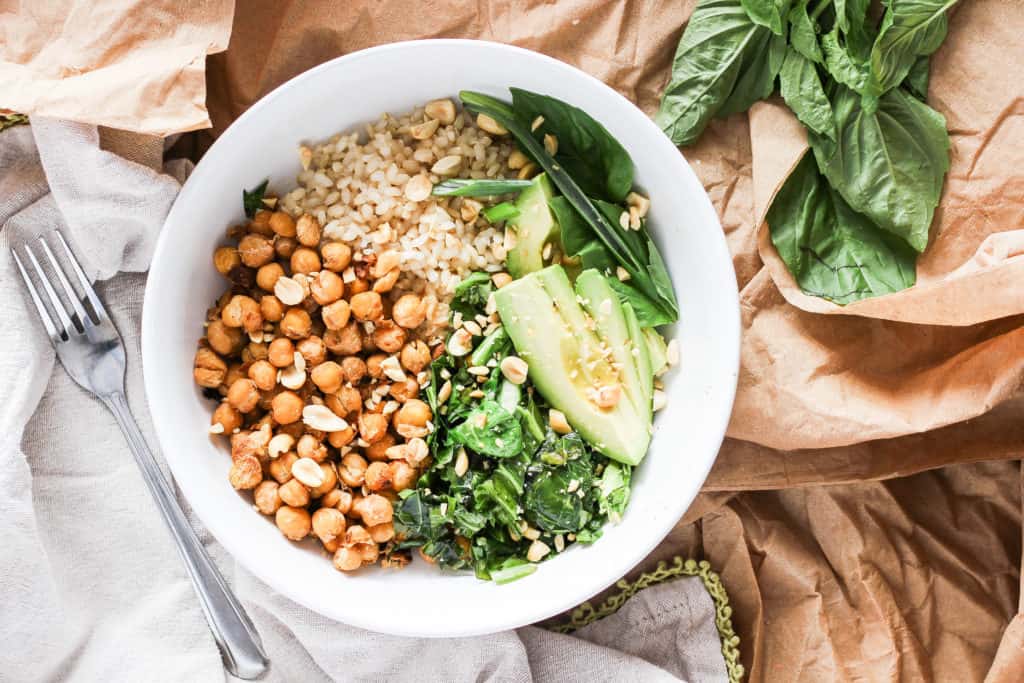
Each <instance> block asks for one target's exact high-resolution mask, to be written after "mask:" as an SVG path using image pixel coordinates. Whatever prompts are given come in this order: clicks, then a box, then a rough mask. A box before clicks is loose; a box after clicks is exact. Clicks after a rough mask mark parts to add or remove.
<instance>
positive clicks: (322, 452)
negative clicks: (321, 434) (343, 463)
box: [295, 434, 327, 462]
mask: <svg viewBox="0 0 1024 683" xmlns="http://www.w3.org/2000/svg"><path fill="white" fill-rule="evenodd" d="M295 453H296V454H297V455H298V456H299V457H300V458H310V459H312V460H316V461H317V462H323V461H324V460H326V459H327V447H326V446H324V445H323V444H322V443H321V442H320V439H318V438H316V437H315V436H313V435H312V434H303V435H302V438H300V439H299V443H297V444H296V445H295Z"/></svg>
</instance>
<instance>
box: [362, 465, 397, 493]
mask: <svg viewBox="0 0 1024 683" xmlns="http://www.w3.org/2000/svg"><path fill="white" fill-rule="evenodd" d="M364 484H365V486H366V488H368V489H369V490H371V491H380V490H381V489H383V488H385V487H387V486H389V485H390V484H391V470H390V469H388V464H387V463H386V462H371V463H370V464H369V466H368V467H367V468H366V475H365V477H364Z"/></svg>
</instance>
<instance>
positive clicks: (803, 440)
mask: <svg viewBox="0 0 1024 683" xmlns="http://www.w3.org/2000/svg"><path fill="white" fill-rule="evenodd" d="M693 5H694V0H686V1H684V2H671V1H668V0H646V1H643V0H636V1H633V2H621V3H607V2H603V1H601V0H569V1H562V2H559V3H557V4H555V3H546V2H540V1H538V0H528V1H527V2H513V1H512V0H495V1H494V2H490V3H459V2H440V3H410V2H404V1H400V0H384V1H382V2H374V3H369V2H355V3H333V2H328V1H327V0H313V1H311V2H278V3H257V2H244V1H243V2H239V5H238V8H237V11H236V12H235V16H234V21H233V25H232V34H231V41H230V45H229V47H228V50H227V51H226V52H224V53H221V54H214V55H212V56H211V57H210V58H209V59H208V72H207V85H208V90H209V92H208V97H207V106H208V108H209V111H210V117H211V119H212V123H213V130H212V135H216V134H218V133H219V132H221V131H223V129H224V128H225V127H226V126H227V125H228V124H230V122H231V121H233V120H234V119H235V118H236V117H237V116H238V115H239V114H240V113H242V112H243V111H244V110H245V109H246V108H248V107H249V106H251V105H252V104H253V103H254V102H255V101H256V100H258V99H259V98H260V97H261V96H263V95H264V94H266V93H267V92H269V91H270V90H272V89H273V88H274V87H276V86H278V85H280V84H281V83H283V82H284V81H286V80H287V79H289V78H291V77H293V76H295V75H297V74H299V73H301V72H303V71H305V70H307V69H309V68H311V67H313V66H315V65H317V64H320V63H322V62H324V61H327V60H329V59H332V58H334V57H337V56H340V55H342V54H346V53H349V52H352V51H355V50H359V49H362V48H365V47H370V46H373V45H378V44H382V43H387V42H393V41H397V40H407V39H414V38H430V37H446V38H479V39H488V40H498V41H503V42H510V43H515V44H518V45H520V46H523V47H527V48H531V49H535V50H539V51H541V52H545V53H547V54H549V55H552V56H555V57H557V58H560V59H562V60H564V61H567V62H569V63H572V64H574V65H576V66H578V67H580V68H582V69H584V70H585V71H588V72H590V73H591V74H593V75H595V76H597V77H599V78H601V79H603V80H605V81H606V82H608V83H609V84H611V85H613V86H614V87H616V88H617V89H618V90H619V91H620V92H622V93H623V94H624V95H625V96H627V97H628V98H630V99H632V100H633V101H635V102H637V103H638V104H639V105H640V106H641V107H642V108H643V109H644V110H645V111H647V112H649V113H653V111H654V110H655V109H656V107H657V102H658V97H659V95H660V91H661V89H662V88H663V87H664V84H665V82H666V81H667V78H668V72H669V68H670V64H671V59H672V55H673V52H674V50H675V46H676V43H677V42H678V39H679V36H680V34H681V32H682V28H683V26H684V23H685V20H686V18H687V16H688V15H689V13H690V11H691V10H692V8H693ZM220 9H221V10H222V11H223V10H224V6H221V8H220ZM140 18H141V20H143V21H145V20H146V19H145V17H142V16H141V15H140ZM224 18H225V15H221V19H222V20H223V19H224ZM207 23H208V25H209V26H212V25H214V24H217V23H218V21H217V20H210V21H209V22H207ZM2 30H3V29H2V28H0V31H2ZM1022 31H1024V13H1021V12H1020V11H1019V5H1018V4H1017V3H1016V2H1015V1H1014V0H973V1H972V2H969V3H968V2H965V3H960V4H959V5H958V7H957V9H956V12H955V14H954V15H953V16H952V18H951V21H950V29H949V38H948V40H947V41H946V44H945V45H944V46H943V48H942V49H941V50H940V51H939V53H938V54H937V55H936V56H935V58H934V61H933V70H932V87H931V92H930V96H929V97H930V101H931V103H932V104H933V105H934V106H935V107H936V108H938V109H939V110H940V111H941V112H942V113H943V114H944V115H946V117H947V120H948V124H949V128H950V132H951V136H952V141H953V151H952V155H951V157H952V158H951V170H950V173H949V177H948V180H947V185H946V191H945V194H944V196H943V199H942V204H941V206H940V207H939V209H938V211H937V212H936V221H935V224H934V227H933V244H932V245H931V247H930V248H929V250H928V251H927V252H926V253H925V254H924V255H923V256H922V258H921V259H920V261H919V264H918V285H917V286H915V287H914V288H913V289H911V290H908V291H905V292H901V293H899V294H895V295H892V296H889V297H884V298H881V299H876V300H871V301H866V302H861V303H858V304H854V305H852V306H848V307H846V308H839V307H836V306H833V305H831V304H828V303H827V302H823V301H821V300H818V299H811V298H808V297H806V296H804V295H803V294H802V293H800V292H799V290H798V289H797V288H796V286H795V284H794V282H793V280H792V278H791V277H790V276H789V274H788V273H787V272H786V270H785V268H784V266H782V264H781V262H780V261H779V259H778V256H777V255H776V254H775V252H774V249H773V248H772V247H771V244H770V240H768V239H767V231H766V228H765V226H764V225H763V220H761V218H762V217H763V215H764V211H765V209H766V207H767V206H768V204H769V203H770V200H771V197H772V196H773V195H774V193H775V191H776V190H777V189H778V187H779V186H780V185H781V183H782V181H783V180H784V179H785V176H786V174H787V173H788V171H789V169H791V168H792V166H793V165H794V164H795V163H796V162H797V161H798V160H799V158H800V155H801V154H802V153H803V152H804V149H805V147H806V141H805V138H804V135H803V132H802V130H801V128H800V127H799V125H798V124H797V123H796V122H795V121H794V120H793V118H792V116H790V115H789V114H788V112H787V111H786V110H785V109H784V107H782V106H781V105H780V104H779V102H777V101H769V102H766V103H762V104H758V105H756V106H755V107H754V109H753V110H752V112H751V114H750V115H749V116H747V115H745V114H741V115H736V116H733V117H730V118H728V119H725V120H717V121H713V122H712V123H711V125H710V126H709V128H708V130H707V131H706V132H705V134H704V135H703V136H702V137H701V139H700V140H699V141H698V143H697V144H696V145H694V146H692V147H689V148H686V149H684V150H683V152H684V154H685V155H686V157H687V159H688V160H689V161H690V163H691V164H692V165H693V167H694V169H695V171H696V172H697V174H698V176H699V177H700V178H701V180H702V182H703V184H704V186H705V188H706V189H707V191H708V194H709V195H710V196H711V199H712V201H713V203H714V204H715V206H716V208H717V210H718V213H719V216H720V218H721V222H722V227H723V229H724V231H725V234H726V239H727V241H728V243H729V247H730V250H731V252H732V258H733V266H734V268H735V270H736V274H737V280H738V282H739V285H740V289H741V306H742V315H743V324H744V342H743V352H742V354H743V355H742V369H741V377H740V385H739V392H738V395H737V401H736V407H735V411H734V415H733V419H732V422H731V424H730V427H729V438H727V439H726V442H725V444H724V445H723V448H722V451H721V453H720V455H719V459H718V462H717V463H716V465H715V467H714V469H713V471H712V473H711V475H710V477H709V479H708V481H707V485H706V487H705V489H706V491H707V492H706V493H704V494H702V495H701V496H700V497H698V499H697V500H696V501H695V502H694V505H693V506H692V507H691V510H690V512H689V513H687V515H686V517H685V518H684V519H683V521H682V522H681V523H680V525H679V526H678V527H677V528H676V529H675V530H674V531H673V533H672V534H671V535H670V536H669V538H668V539H666V541H665V542H664V543H663V544H662V545H661V546H660V547H659V548H658V549H657V550H656V551H655V552H654V553H652V555H651V557H650V558H648V560H647V561H646V562H645V563H644V564H642V565H641V566H640V567H639V568H638V569H640V568H648V567H649V566H650V563H651V562H653V561H655V560H657V559H664V558H667V557H670V556H672V555H676V554H683V555H689V556H704V557H706V558H707V559H709V560H710V561H711V562H712V563H713V565H714V566H715V567H716V569H718V570H719V571H720V572H721V574H722V577H723V580H724V581H725V584H726V586H727V588H728V590H729V592H730V595H731V598H732V606H733V610H734V611H733V618H734V620H735V621H736V623H737V627H738V630H739V633H740V635H741V637H742V638H743V645H742V650H743V658H744V663H745V664H746V665H747V668H748V671H750V678H751V680H754V681H773V682H774V681H821V680H848V679H859V680H872V681H874V680H890V681H896V680H949V681H970V680H980V679H981V678H982V677H984V676H985V675H986V672H989V668H990V665H991V672H990V674H989V675H990V677H991V680H993V681H997V682H998V683H1004V682H1008V681H1017V680H1021V673H1022V672H1024V621H1022V620H1024V616H1018V617H1014V615H1015V614H1016V613H1017V610H1018V599H1019V579H1020V562H1021V495H1020V466H1019V463H1017V462H1010V461H1009V460H1018V459H1020V458H1022V457H1024V396H1022V395H1021V387H1022V385H1024V336H1022V335H1024V331H1022V329H1024V328H1022V323H1024V284H1022V282H1024V280H1022V279H1021V277H1020V276H1021V275H1022V274H1024V273H1022V272H1021V270H1020V269H1021V267H1022V265H1021V264H1022V262H1024V255H1022V252H1024V249H1022V244H1021V242H1022V240H1021V231H1022V229H1024V163H1022V162H1024V118H1022V114H1024V92H1022V85H1021V81H1020V79H1019V78H1018V77H1017V71H1018V69H1019V66H1020V65H1021V64H1024V52H1022V50H1024V44H1022V43H1021V41H1020V40H1019V39H1018V37H1019V35H1020V34H1021V33H1022ZM194 42H195V43H198V42H201V41H194ZM207 42H208V43H210V44H214V43H216V41H207ZM3 49H4V48H3V47H2V46H0V50H3ZM207 51H213V50H207ZM0 54H3V55H4V56H5V58H7V57H6V53H3V52H0ZM2 73H3V71H0V74H2ZM184 85H191V86H192V90H191V91H190V92H186V91H188V90H189V89H188V88H187V87H182V88H181V89H169V90H168V91H167V94H168V99H169V100H174V101H173V102H172V103H165V109H166V111H172V110H174V109H175V108H177V111H178V112H179V113H180V112H181V111H188V107H183V106H182V104H183V103H193V104H194V103H196V102H197V101H198V102H200V103H201V100H202V94H201V90H198V89H197V87H198V86H197V84H196V83H195V81H194V79H193V80H189V81H188V84H183V86H184ZM554 94H556V95H557V92H556V91H555V92H554ZM197 98H198V100H197ZM147 102H148V104H147V105H146V106H143V105H141V104H140V105H139V107H138V108H137V109H136V110H135V112H134V113H133V114H130V115H128V116H127V118H125V119H123V120H122V122H121V123H122V127H127V128H133V129H136V130H138V129H140V125H139V121H142V120H143V119H144V118H145V117H146V116H147V115H148V113H149V112H148V111H146V109H147V107H152V104H153V101H152V99H150V100H147ZM3 104H5V103H4V102H0V105H3ZM172 104H173V105H174V106H171V105H172ZM6 106H12V104H11V103H10V102H7V103H6ZM72 113H75V112H74V111H72ZM77 113H78V114H81V115H82V116H83V117H85V116H86V115H88V116H96V109H95V105H94V103H93V104H90V105H89V106H86V105H85V104H83V105H82V106H81V107H80V108H79V111H78V112H77ZM133 116H134V119H133ZM83 120H92V119H90V118H83ZM163 121H164V124H163V128H164V130H165V131H170V130H186V129H188V128H192V127H195V126H194V123H195V121H194V120H190V119H189V118H188V117H185V116H178V117H177V118H175V117H174V116H173V115H171V116H165V117H164V118H163ZM210 137H211V135H210V133H206V132H204V133H202V134H200V135H199V136H196V137H195V138H193V139H192V140H191V143H194V144H195V147H193V149H196V150H202V149H203V147H204V140H202V139H199V138H205V143H206V144H208V140H209V138H210ZM1000 459H1006V460H1007V461H1004V462H996V463H990V462H979V461H985V460H1000ZM957 463H960V464H957ZM965 463H971V464H965ZM946 465H953V466H951V467H948V468H945V469H942V470H936V471H928V472H924V470H931V469H933V468H937V467H941V466H946ZM915 472H920V474H916V475H914V476H912V477H907V478H903V479H896V480H890V481H876V480H883V479H888V478H891V477H902V476H904V475H909V474H912V473H915ZM837 483H841V484H842V485H839V486H814V485H818V484H837ZM764 489H785V490H778V491H764ZM695 520H696V521H695ZM1011 620H1012V621H1011ZM1004 629H1006V636H1005V638H1003V640H1002V645H1001V646H1000V637H1001V636H1002V633H1003V630H1004ZM997 648H998V655H997ZM994 658H995V663H994V664H993V659H994Z"/></svg>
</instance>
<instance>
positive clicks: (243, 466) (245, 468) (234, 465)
mask: <svg viewBox="0 0 1024 683" xmlns="http://www.w3.org/2000/svg"><path fill="white" fill-rule="evenodd" d="M228 481H230V482H231V485H232V486H233V487H234V488H236V489H237V490H239V491H241V490H244V489H252V488H256V485H257V484H259V483H260V482H261V481H263V468H262V467H261V466H260V461H259V459H258V458H256V456H253V455H244V456H242V457H240V458H236V459H235V460H233V461H232V462H231V469H230V470H228Z"/></svg>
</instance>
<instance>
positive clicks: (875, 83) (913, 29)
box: [871, 0, 957, 95]
mask: <svg viewBox="0 0 1024 683" xmlns="http://www.w3.org/2000/svg"><path fill="white" fill-rule="evenodd" d="M956 1H957V0H890V2H889V3H888V4H889V7H888V9H887V10H886V12H885V16H884V17H883V18H882V25H881V27H880V29H879V33H878V38H876V39H875V44H874V46H873V47H872V48H871V92H872V93H873V94H875V95H881V94H882V93H884V92H886V91H888V90H891V89H892V88H895V87H896V86H898V85H899V84H900V83H901V82H902V81H903V79H905V78H906V77H907V74H909V73H910V70H911V68H913V66H914V63H915V62H916V61H917V58H918V57H926V56H928V55H930V54H932V53H933V52H935V51H936V50H938V49H939V46H940V45H942V41H943V40H945V39H946V27H947V23H948V22H947V19H946V12H947V11H948V10H949V8H950V7H952V6H953V5H955V4H956Z"/></svg>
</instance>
